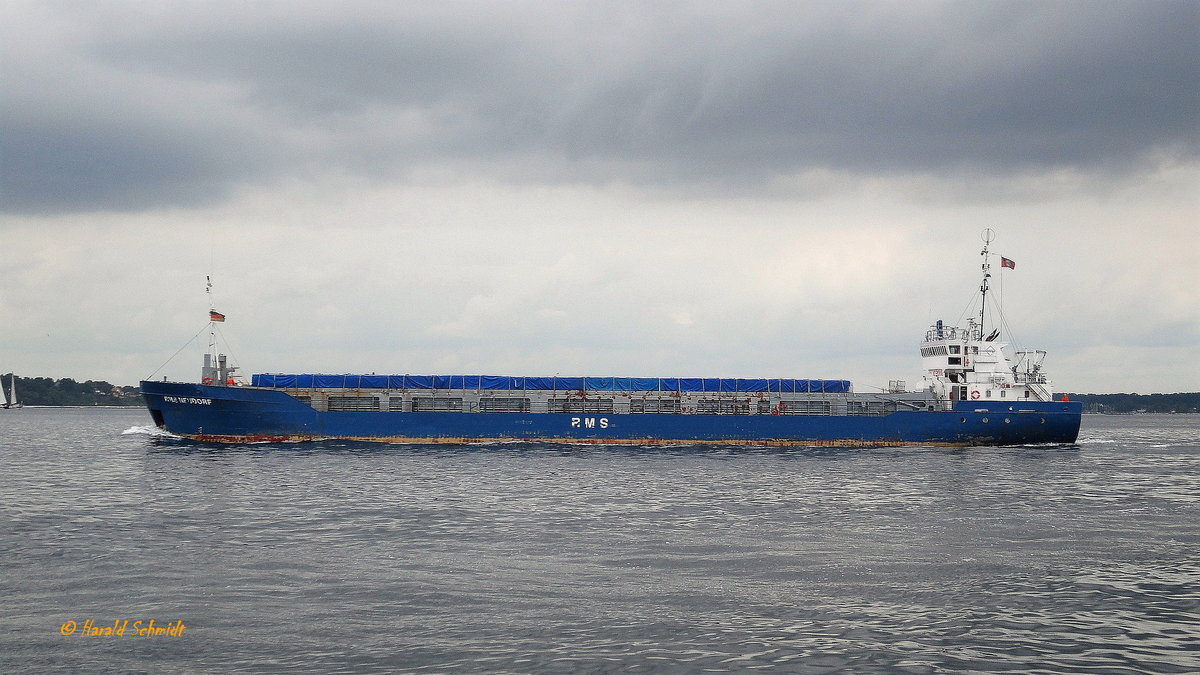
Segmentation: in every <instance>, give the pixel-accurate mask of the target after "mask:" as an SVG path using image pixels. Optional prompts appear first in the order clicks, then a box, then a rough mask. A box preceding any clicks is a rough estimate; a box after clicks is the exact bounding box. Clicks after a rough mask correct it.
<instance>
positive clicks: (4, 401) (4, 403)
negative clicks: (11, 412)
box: [0, 380, 8, 408]
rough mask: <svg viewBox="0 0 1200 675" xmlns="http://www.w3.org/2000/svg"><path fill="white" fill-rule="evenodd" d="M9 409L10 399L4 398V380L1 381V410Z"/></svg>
mask: <svg viewBox="0 0 1200 675" xmlns="http://www.w3.org/2000/svg"><path fill="white" fill-rule="evenodd" d="M7 407H8V398H7V397H5V396H4V380H0V408H7Z"/></svg>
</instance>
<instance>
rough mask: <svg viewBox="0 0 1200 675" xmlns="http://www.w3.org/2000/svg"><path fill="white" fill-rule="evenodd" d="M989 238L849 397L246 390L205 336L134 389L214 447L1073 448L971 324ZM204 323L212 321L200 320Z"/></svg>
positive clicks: (1050, 402) (644, 389)
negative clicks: (870, 381)
mask: <svg viewBox="0 0 1200 675" xmlns="http://www.w3.org/2000/svg"><path fill="white" fill-rule="evenodd" d="M991 241H992V235H991V231H990V230H985V236H984V248H983V252H982V256H983V264H982V272H983V281H982V283H981V285H980V291H981V293H980V296H979V299H980V302H979V313H978V315H977V316H971V317H970V318H969V319H968V320H967V322H966V325H965V326H950V325H947V324H945V323H944V322H942V321H941V320H939V321H937V322H936V323H934V324H933V325H932V326H930V327H929V329H928V330H927V331H926V332H925V335H924V339H923V340H922V341H921V343H920V353H921V361H922V365H923V369H924V375H923V381H922V384H921V386H919V387H915V388H914V389H913V390H911V391H910V390H909V389H908V388H907V387H906V385H905V383H904V382H902V381H898V380H893V381H890V382H889V386H888V387H886V388H883V389H882V390H881V391H878V392H857V391H855V390H854V387H853V385H852V384H851V382H849V381H848V380H840V379H797V378H721V377H557V376H555V377H545V376H543V377H529V376H508V375H411V374H403V375H375V374H370V375H362V374H338V375H331V374H317V373H300V374H280V373H264V374H256V375H253V376H251V378H250V380H249V382H246V381H244V380H243V379H242V378H241V376H240V375H239V374H238V372H237V371H238V368H237V367H235V366H233V365H231V364H230V363H229V362H228V360H227V357H226V356H225V355H223V354H220V353H218V352H217V350H216V339H215V331H214V332H212V333H210V334H211V335H212V339H211V340H210V343H209V351H208V352H207V353H205V355H204V364H203V367H202V369H201V379H200V381H199V382H167V381H161V382H160V381H153V380H146V381H143V382H142V383H141V392H142V396H143V397H144V398H145V401H146V405H147V407H148V408H149V411H150V416H151V418H152V419H153V421H154V424H155V425H156V426H158V427H159V428H161V429H163V430H165V431H167V432H170V433H171V434H175V435H177V436H181V437H184V438H188V439H194V440H198V441H210V442H226V443H247V442H280V441H314V440H322V439H345V440H355V441H375V442H387V443H482V442H516V441H538V442H549V443H591V444H634V445H659V444H703V445H719V446H767V447H770V446H799V447H803V446H851V447H873V446H899V445H931V446H972V445H991V446H997V445H1028V444H1043V443H1048V444H1070V443H1074V442H1075V440H1076V438H1077V436H1078V434H1079V424H1080V418H1081V413H1082V405H1081V403H1079V402H1074V401H1068V400H1067V399H1066V397H1061V398H1060V399H1059V400H1055V398H1054V394H1053V392H1052V390H1051V385H1050V381H1049V380H1048V379H1047V376H1046V374H1045V372H1044V371H1043V369H1042V361H1043V359H1044V358H1045V356H1046V352H1045V351H1042V350H1017V349H1014V348H1013V347H1012V345H1011V344H1010V343H1009V342H1006V341H1004V340H1001V339H1000V331H999V330H998V329H993V330H991V331H989V330H987V328H986V327H985V323H984V320H985V318H986V313H985V312H986V306H987V299H988V290H989V279H990V278H991V262H992V259H993V257H998V256H994V254H992V253H990V252H989V250H988V246H989V245H990V243H991ZM999 262H1000V265H1001V271H1003V269H1004V268H1012V269H1015V267H1016V265H1015V263H1014V262H1013V261H1011V260H1009V259H1008V258H1004V257H1000V260H999ZM210 288H211V286H210ZM209 319H210V322H217V321H220V322H223V321H224V319H225V317H224V315H222V314H220V313H218V312H216V311H215V309H214V310H210V314H209ZM211 325H212V324H211V323H210V326H211Z"/></svg>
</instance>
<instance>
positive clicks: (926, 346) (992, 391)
mask: <svg viewBox="0 0 1200 675" xmlns="http://www.w3.org/2000/svg"><path fill="white" fill-rule="evenodd" d="M992 237H993V233H992V231H991V230H990V229H988V230H985V231H984V235H983V239H984V247H983V253H982V255H983V282H982V283H981V285H980V291H981V296H980V298H981V299H980V309H979V316H978V318H976V317H974V316H972V317H971V318H969V319H968V320H967V325H966V327H958V326H946V325H944V324H943V323H942V321H941V320H940V319H939V320H938V321H937V322H936V323H935V324H934V325H933V326H931V327H930V328H929V330H928V331H927V332H926V333H925V340H924V341H923V342H921V365H922V368H923V369H924V370H925V382H926V384H927V385H928V386H929V388H930V389H931V390H932V391H933V393H934V394H935V395H936V396H937V397H938V399H939V400H942V401H945V402H947V403H948V404H950V405H953V402H954V401H1016V402H1019V401H1023V400H1028V401H1050V400H1052V398H1053V393H1052V390H1051V388H1050V381H1049V380H1048V379H1046V375H1045V373H1043V372H1042V360H1043V359H1044V358H1045V357H1046V352H1044V351H1042V350H1016V349H1015V348H1014V347H1013V346H1012V345H1011V344H1010V343H1009V342H1007V341H1004V340H1001V339H999V338H1000V329H999V328H996V329H993V330H992V331H991V332H985V331H986V329H985V327H984V317H985V310H986V307H987V293H988V280H989V279H990V278H991V263H990V262H989V256H990V255H991V254H990V253H989V252H988V245H989V244H991V241H992ZM1001 264H1002V266H1004V267H1011V268H1014V269H1015V263H1013V262H1012V261H1010V260H1008V259H1006V258H1001Z"/></svg>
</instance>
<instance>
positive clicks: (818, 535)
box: [0, 408, 1200, 673]
mask: <svg viewBox="0 0 1200 675" xmlns="http://www.w3.org/2000/svg"><path fill="white" fill-rule="evenodd" d="M148 425H149V417H148V415H147V414H146V413H145V412H144V411H143V410H138V409H128V410H121V409H117V410H104V409H36V408H25V409H23V410H9V411H0V463H2V466H3V468H2V469H0V672H26V671H50V670H53V671H64V672H102V671H148V672H214V673H218V672H219V673H226V672H246V671H253V672H262V671H284V672H287V671H293V672H334V673H337V672H489V673H493V672H495V673H507V672H513V673H525V672H531V673H542V672H551V673H554V672H561V673H568V672H572V673H573V672H592V673H605V672H613V673H616V672H626V671H642V672H700V671H715V672H730V671H733V672H743V671H749V670H759V669H761V670H766V671H777V672H795V673H827V672H851V673H876V672H877V673H893V672H901V673H935V672H967V671H970V672H979V671H999V672H1041V673H1060V672H1062V673H1065V672H1075V673H1145V672H1152V673H1159V672H1162V673H1184V672H1197V671H1200V416H1196V415H1139V416H1087V417H1085V419H1084V423H1083V431H1082V433H1081V435H1080V438H1079V442H1078V443H1077V444H1075V445H1069V446H1048V447H1015V448H992V447H977V448H963V449H947V448H925V447H911V448H891V449H788V450H729V449H711V448H701V447H687V446H680V447H666V448H664V447H611V448H609V447H598V446H561V445H546V444H534V443H513V444H495V445H482V446H410V445H371V444H351V443H341V442H319V443H298V444H263V445H228V446H223V445H209V444H198V443H192V442H189V441H185V440H180V439H175V438H171V437H170V436H169V435H164V434H161V433H157V432H156V431H155V430H153V429H152V428H151V427H149V426H148ZM150 622H153V624H151V623H150Z"/></svg>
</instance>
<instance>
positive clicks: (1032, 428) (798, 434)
mask: <svg viewBox="0 0 1200 675" xmlns="http://www.w3.org/2000/svg"><path fill="white" fill-rule="evenodd" d="M142 394H143V396H144V397H145V399H146V404H147V407H148V408H149V410H150V414H151V416H152V417H153V419H154V422H155V424H157V425H158V426H159V427H161V428H163V429H166V430H167V431H170V432H171V433H174V434H178V435H180V436H184V437H188V438H194V439H197V440H204V441H218V442H238V443H244V442H256V441H290V440H315V439H325V438H337V439H350V440H365V441H379V442H391V443H478V442H489V441H522V440H533V441H544V442H555V443H592V444H633V445H646V444H675V443H694V444H711V445H735V446H736V445H744V446H895V445H953V446H966V445H1027V444H1034V443H1074V442H1075V440H1076V438H1077V437H1078V434H1079V423H1080V416H1081V413H1082V404H1080V403H1077V402H1051V403H1033V402H1027V401H1022V402H1019V403H1008V402H1001V401H971V402H960V403H959V404H958V405H959V407H958V408H957V409H955V410H950V411H928V410H921V411H902V412H895V413H892V414H890V415H885V416H878V417H875V416H870V417H867V416H802V415H761V414H760V415H711V414H575V413H459V412H374V411H372V412H318V411H316V410H314V409H313V408H311V407H309V406H308V405H306V404H304V403H301V402H300V401H298V400H296V399H294V398H292V397H291V396H289V395H287V394H286V393H284V392H282V391H278V390H270V389H259V388H253V387H217V386H207V385H201V384H187V383H174V382H143V383H142Z"/></svg>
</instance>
